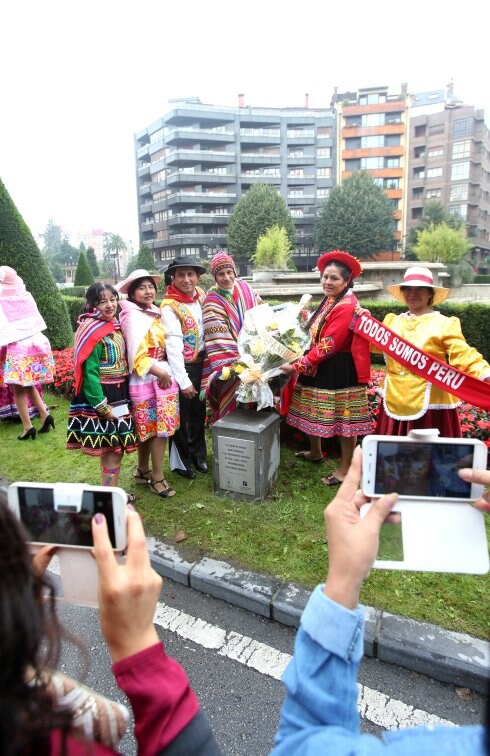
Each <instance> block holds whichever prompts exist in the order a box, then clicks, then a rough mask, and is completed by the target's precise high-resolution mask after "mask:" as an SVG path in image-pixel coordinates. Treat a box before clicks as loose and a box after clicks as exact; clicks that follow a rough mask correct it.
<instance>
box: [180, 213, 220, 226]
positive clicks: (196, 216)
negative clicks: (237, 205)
mask: <svg viewBox="0 0 490 756" xmlns="http://www.w3.org/2000/svg"><path fill="white" fill-rule="evenodd" d="M230 215H231V213H227V214H226V215H224V214H223V213H176V214H175V215H172V216H171V217H170V218H169V219H168V221H167V223H168V225H169V226H182V225H185V224H189V223H192V224H193V225H196V224H197V225H198V226H199V225H210V224H213V225H216V224H217V223H222V224H227V223H228V220H229V218H230Z"/></svg>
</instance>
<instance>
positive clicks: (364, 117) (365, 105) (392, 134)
mask: <svg viewBox="0 0 490 756" xmlns="http://www.w3.org/2000/svg"><path fill="white" fill-rule="evenodd" d="M331 105H332V107H334V106H336V107H337V109H338V120H337V133H338V148H337V160H338V162H337V176H338V180H339V182H342V181H343V180H344V179H345V178H347V177H348V176H350V174H351V173H353V172H354V171H360V170H364V171H367V173H368V174H369V175H370V176H371V177H372V178H373V179H374V181H375V182H376V184H378V186H380V187H382V188H383V189H384V190H385V192H386V194H387V196H388V197H389V198H390V199H391V202H392V205H393V224H394V243H393V248H392V249H391V250H386V251H384V252H381V253H379V255H378V259H399V257H400V253H401V251H402V244H403V239H404V237H405V217H406V213H405V203H406V189H405V186H406V176H407V167H406V155H407V138H408V113H409V109H408V106H409V100H408V98H407V85H406V84H403V85H402V87H401V92H400V93H399V94H389V92H388V87H369V88H365V89H359V91H357V92H343V93H338V92H337V90H335V91H334V94H333V97H332V101H331Z"/></svg>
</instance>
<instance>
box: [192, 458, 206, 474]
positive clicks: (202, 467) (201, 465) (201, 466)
mask: <svg viewBox="0 0 490 756" xmlns="http://www.w3.org/2000/svg"><path fill="white" fill-rule="evenodd" d="M192 464H193V465H194V467H195V468H196V470H199V472H200V473H207V472H208V465H207V462H205V461H204V460H203V459H193V460H192Z"/></svg>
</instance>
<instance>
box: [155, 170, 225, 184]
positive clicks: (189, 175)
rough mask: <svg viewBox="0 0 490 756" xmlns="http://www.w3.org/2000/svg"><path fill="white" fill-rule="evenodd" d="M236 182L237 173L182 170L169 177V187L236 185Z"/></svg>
mask: <svg viewBox="0 0 490 756" xmlns="http://www.w3.org/2000/svg"><path fill="white" fill-rule="evenodd" d="M235 180H236V174H235V172H234V171H233V172H230V173H210V172H209V171H201V172H199V173H197V172H196V171H186V170H185V169H181V170H179V171H175V172H174V173H170V174H169V175H168V176H167V186H175V185H176V184H189V183H190V184H209V183H212V184H234V183H235Z"/></svg>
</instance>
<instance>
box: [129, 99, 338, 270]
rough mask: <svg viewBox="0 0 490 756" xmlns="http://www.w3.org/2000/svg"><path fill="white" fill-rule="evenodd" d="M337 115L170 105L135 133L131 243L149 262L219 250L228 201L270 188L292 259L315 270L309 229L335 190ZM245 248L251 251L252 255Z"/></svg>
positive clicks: (228, 211)
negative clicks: (285, 212)
mask: <svg viewBox="0 0 490 756" xmlns="http://www.w3.org/2000/svg"><path fill="white" fill-rule="evenodd" d="M335 145H336V112H335V110H334V109H333V108H326V109H321V110H318V109H311V108H309V104H308V96H307V95H306V96H305V103H304V107H300V108H254V107H248V106H246V105H245V101H244V97H243V95H239V100H238V107H236V108H226V107H215V106H212V105H204V104H202V103H201V102H200V101H199V100H198V99H197V98H193V99H191V100H184V101H182V102H180V101H179V102H178V103H175V107H174V108H173V109H172V110H171V111H170V112H169V113H167V114H166V115H164V116H163V117H162V118H160V119H158V120H157V121H155V122H154V123H153V124H151V125H150V126H149V127H148V128H146V129H143V130H142V131H140V132H139V133H138V134H136V135H135V152H136V174H137V187H138V211H139V229H140V241H141V243H145V244H147V245H148V246H149V247H150V248H151V249H152V250H153V254H154V256H155V260H156V262H157V264H163V263H164V262H165V261H169V260H171V259H172V258H173V257H174V256H176V255H182V254H193V255H197V256H199V257H201V258H206V257H207V258H210V257H212V255H213V254H215V252H216V251H218V250H219V249H226V232H227V226H228V221H229V218H230V215H231V213H232V211H233V208H234V207H235V204H236V203H237V202H238V200H239V199H240V198H241V197H242V195H243V194H244V193H245V192H246V191H247V190H248V189H249V188H250V187H251V186H252V185H253V184H254V183H266V184H271V185H272V186H274V187H276V188H277V191H278V192H279V193H280V194H281V196H282V197H283V199H284V200H285V202H286V204H287V206H288V208H289V210H290V212H291V215H292V217H293V219H294V222H295V226H296V249H295V253H294V257H293V259H294V262H295V263H296V265H297V267H298V269H299V270H311V269H312V267H313V266H314V265H315V263H316V256H315V250H314V222H315V217H316V213H317V210H318V208H319V207H320V205H321V203H322V202H323V201H324V200H325V199H326V198H327V197H328V193H329V191H330V188H331V187H332V186H333V185H334V183H335V172H336V169H335V166H336V154H335ZM252 251H253V250H251V252H252Z"/></svg>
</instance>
